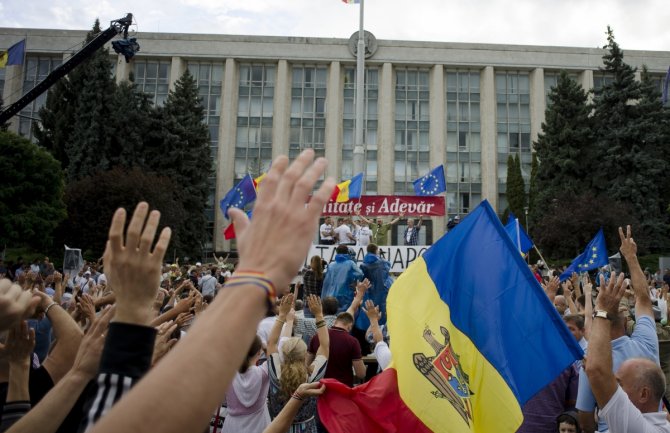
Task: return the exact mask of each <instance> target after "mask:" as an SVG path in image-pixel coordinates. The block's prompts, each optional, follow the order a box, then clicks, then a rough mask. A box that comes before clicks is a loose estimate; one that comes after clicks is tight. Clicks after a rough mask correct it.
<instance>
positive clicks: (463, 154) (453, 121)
mask: <svg viewBox="0 0 670 433" xmlns="http://www.w3.org/2000/svg"><path fill="white" fill-rule="evenodd" d="M479 80H480V73H479V71H447V73H446V76H445V81H446V83H445V84H446V85H445V88H446V91H447V94H446V98H445V100H446V104H447V105H446V110H445V112H446V116H447V118H446V122H447V163H446V165H445V176H446V180H447V213H448V214H449V216H450V217H453V216H456V215H459V216H463V215H465V214H467V213H468V212H469V211H470V210H471V209H472V208H473V207H475V206H476V205H477V204H479V202H480V201H481V138H480V137H481V135H480V131H481V122H480V92H479Z"/></svg>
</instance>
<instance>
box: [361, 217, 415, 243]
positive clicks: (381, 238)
mask: <svg viewBox="0 0 670 433" xmlns="http://www.w3.org/2000/svg"><path fill="white" fill-rule="evenodd" d="M356 215H358V216H359V217H360V218H361V219H362V220H363V221H365V222H367V223H368V226H369V227H370V229H371V230H372V241H373V242H374V243H375V244H377V245H388V244H389V241H388V232H389V230H390V229H391V227H393V226H394V225H395V224H397V223H398V221H400V220H401V219H402V218H404V217H405V213H404V212H401V213H400V216H399V217H397V218H395V219H394V220H392V221H390V222H388V223H384V220H383V219H381V218H377V220H376V221H371V220H369V219H367V218H365V217H364V216H362V215H361V214H360V212H357V213H356Z"/></svg>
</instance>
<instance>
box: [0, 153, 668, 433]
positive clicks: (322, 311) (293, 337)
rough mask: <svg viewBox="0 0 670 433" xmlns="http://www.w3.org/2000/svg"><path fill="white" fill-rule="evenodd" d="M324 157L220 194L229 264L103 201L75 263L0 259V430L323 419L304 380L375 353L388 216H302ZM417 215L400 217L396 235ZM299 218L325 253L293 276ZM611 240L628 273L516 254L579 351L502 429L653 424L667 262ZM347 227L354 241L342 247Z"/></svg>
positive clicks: (384, 363)
mask: <svg viewBox="0 0 670 433" xmlns="http://www.w3.org/2000/svg"><path fill="white" fill-rule="evenodd" d="M325 168H326V161H325V160H324V159H323V158H318V159H316V160H314V154H313V152H312V151H311V150H307V151H305V152H303V153H302V154H301V155H300V156H299V157H298V158H297V159H296V160H295V161H294V162H293V163H292V164H290V165H289V163H288V159H287V158H285V157H280V158H278V159H277V160H275V161H274V162H273V164H272V168H271V170H270V171H269V173H268V174H267V176H266V179H265V181H264V184H263V188H261V189H260V191H259V195H258V199H257V203H256V206H255V208H254V217H253V221H250V220H249V219H248V217H247V216H246V214H245V213H244V212H242V211H240V210H237V209H230V211H229V213H230V215H231V216H232V218H233V221H234V224H235V228H236V233H237V240H238V249H239V255H240V257H239V261H238V262H237V263H236V264H235V265H234V266H233V265H232V263H229V261H228V259H227V258H221V259H217V260H216V261H215V262H213V263H209V264H202V263H196V264H194V265H183V264H181V265H180V264H179V263H173V264H166V263H165V262H164V255H165V251H166V250H167V248H168V245H169V241H170V236H171V232H170V229H169V228H165V229H163V230H162V231H161V232H160V233H157V227H158V224H159V218H160V214H159V212H157V211H155V210H154V211H151V210H150V209H149V205H148V204H147V203H140V204H138V205H137V207H136V209H135V211H134V213H133V215H132V216H131V217H130V219H129V221H128V218H127V215H126V212H125V210H123V209H119V210H117V212H116V213H115V214H114V216H113V218H112V222H111V225H110V229H109V238H108V239H109V240H108V242H107V245H106V249H105V253H104V256H103V259H102V260H100V261H99V262H96V263H85V264H84V266H83V268H82V269H81V270H80V271H78V272H76V274H66V275H63V273H61V272H59V271H58V270H56V269H55V268H54V266H53V264H52V263H51V262H50V261H49V259H48V258H44V260H42V261H39V260H37V261H35V262H32V263H30V264H24V263H20V264H19V266H6V265H4V264H0V274H4V276H5V278H4V279H2V280H0V333H1V336H0V342H1V344H2V345H1V346H0V402H1V403H2V404H1V405H0V416H1V425H0V431H8V432H13V433H16V432H30V433H46V432H83V431H90V432H94V433H98V432H135V431H160V432H179V433H182V432H198V433H199V432H205V431H210V432H259V433H260V432H287V431H288V432H291V433H293V432H323V431H327V428H326V426H324V425H322V424H321V422H320V420H319V417H318V413H317V410H316V403H317V399H318V398H319V396H320V395H322V394H323V393H324V392H326V391H325V386H324V385H322V384H320V380H321V379H323V378H331V379H336V380H338V381H340V382H342V383H343V384H345V385H348V386H354V385H356V384H357V383H361V382H365V381H367V380H369V379H370V378H371V377H373V376H374V375H375V374H377V373H378V372H379V371H381V370H383V369H385V368H387V367H388V366H389V364H390V363H391V358H392V357H391V350H390V346H391V347H392V344H393V343H392V341H393V339H392V335H389V333H388V331H387V328H386V296H387V294H388V291H389V289H390V287H391V285H392V283H393V278H392V276H391V275H390V268H391V266H390V263H389V262H388V261H386V260H384V259H383V258H382V257H380V256H379V254H378V252H379V249H378V246H379V245H387V243H388V231H389V229H390V228H391V227H392V226H393V225H394V224H396V223H397V222H398V221H399V220H400V218H403V217H404V215H400V217H399V218H396V219H394V220H392V221H389V222H386V223H385V222H384V221H383V220H381V219H376V220H374V221H373V220H368V219H367V218H365V217H362V216H360V215H357V217H358V218H357V220H356V221H355V222H351V221H350V220H348V219H342V220H341V221H338V222H337V226H336V227H334V228H333V226H332V221H331V219H330V218H326V220H325V222H324V223H323V224H322V225H321V226H320V227H318V226H319V223H318V221H319V216H320V211H321V209H322V208H323V205H324V204H325V203H326V202H327V201H328V199H329V197H330V195H331V191H332V189H333V187H334V185H335V184H334V181H333V180H332V179H326V180H325V181H324V182H323V183H322V185H321V187H320V188H319V189H318V190H317V191H316V192H315V193H313V194H312V188H313V186H314V185H315V184H316V182H317V180H318V179H320V178H321V176H322V174H323V172H324V170H325ZM310 195H311V199H309V200H310V201H309V203H308V204H307V206H305V205H304V203H305V202H306V201H307V200H308V197H309V196H310ZM296 209H300V210H299V211H298V212H296ZM349 223H352V224H353V229H352V227H349V225H348V224H349ZM421 223H422V218H419V219H418V221H417V222H415V221H414V220H413V219H410V220H408V224H407V229H406V231H405V233H404V236H403V239H404V242H405V244H407V245H412V244H413V243H412V242H414V244H416V242H417V239H418V237H417V235H418V233H419V230H420V228H421ZM317 228H318V230H319V232H320V241H321V242H322V243H325V244H328V243H331V244H337V247H336V255H335V258H334V261H333V262H332V263H326V262H325V261H324V260H322V259H321V257H320V256H314V257H312V258H311V259H310V260H309V262H308V263H309V265H308V266H307V267H306V268H304V269H303V270H302V271H301V272H300V278H299V279H298V280H297V282H296V280H295V274H296V272H295V270H296V269H299V266H300V264H301V263H302V262H303V260H304V258H305V256H306V255H307V253H308V250H309V247H310V244H311V238H312V234H313V233H314V230H316V229H317ZM156 238H157V239H156ZM620 239H621V245H620V251H621V254H622V257H623V258H624V260H625V261H626V263H627V265H628V269H629V272H630V276H629V278H625V276H624V275H623V274H622V273H619V274H617V273H614V272H611V273H610V272H608V271H605V270H602V271H600V272H598V274H597V275H594V276H593V278H594V279H595V281H592V279H590V278H589V276H588V274H583V275H577V274H573V276H572V278H570V279H568V280H566V281H564V282H562V283H561V282H560V281H559V277H558V276H559V275H560V272H561V269H551V268H549V267H548V266H547V265H546V264H544V263H539V264H538V265H534V266H533V267H532V269H531V272H533V274H534V275H535V276H536V278H537V279H538V282H539V283H540V284H541V286H542V288H543V289H544V291H545V293H546V295H547V297H548V298H549V300H550V301H551V302H552V303H553V304H554V306H555V307H556V313H557V320H559V319H558V316H560V317H561V318H562V319H563V321H564V322H565V324H566V326H567V328H568V329H569V330H570V332H571V333H572V335H573V337H574V338H575V340H576V342H577V343H579V345H580V346H581V347H582V348H583V349H585V351H586V353H587V356H586V357H585V358H584V359H583V360H577V361H576V362H575V363H574V364H573V365H571V366H569V367H568V368H566V369H565V371H563V372H562V373H561V375H559V376H558V377H557V378H556V379H555V380H554V381H553V382H552V383H550V384H549V385H547V386H546V387H545V388H544V389H542V390H541V391H540V392H538V393H537V394H536V395H535V396H534V397H533V398H532V399H531V400H530V401H528V402H527V403H526V404H525V406H524V407H523V414H524V421H523V424H522V425H521V427H520V429H519V431H521V432H539V433H542V432H562V433H566V432H573V433H578V432H589V433H591V432H594V431H607V429H609V431H610V432H612V433H617V432H648V431H649V432H651V431H654V432H670V423H668V421H667V412H666V409H665V407H664V405H663V404H662V398H663V396H664V394H665V391H666V385H665V384H666V379H665V375H664V374H663V371H662V370H661V368H660V361H661V357H660V355H659V340H666V339H667V335H665V334H664V332H666V328H665V326H664V325H665V323H664V322H667V313H668V311H667V308H668V296H669V294H668V291H669V290H668V283H669V282H670V278H669V279H668V280H667V281H666V280H665V279H664V274H663V273H661V272H660V271H659V272H657V273H655V274H652V273H650V272H647V273H646V274H645V272H644V271H643V270H642V268H641V267H640V265H639V262H638V260H637V246H636V244H635V241H634V240H633V237H632V234H631V229H630V228H627V230H626V231H623V230H621V231H620ZM352 244H357V245H360V246H364V247H365V249H366V252H367V253H366V255H365V257H364V258H363V260H362V262H360V263H359V262H357V261H356V258H355V257H353V256H352V255H351V253H350V250H349V246H350V245H352ZM268 245H275V246H277V248H279V249H280V252H279V253H278V251H277V250H276V249H273V248H268ZM15 265H16V264H15ZM668 275H669V277H670V273H668ZM552 314H553V313H552ZM659 336H660V338H659ZM548 344H550V342H548ZM522 350H523V349H522V348H519V356H522ZM665 356H666V358H667V356H669V355H667V354H666V355H665ZM665 361H666V362H667V361H668V359H665ZM529 374H532V372H529Z"/></svg>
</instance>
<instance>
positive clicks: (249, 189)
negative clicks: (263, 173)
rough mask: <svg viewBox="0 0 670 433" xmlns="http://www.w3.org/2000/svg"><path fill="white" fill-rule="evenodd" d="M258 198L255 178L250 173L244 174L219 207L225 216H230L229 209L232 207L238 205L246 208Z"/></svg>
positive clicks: (237, 206) (240, 207)
mask: <svg viewBox="0 0 670 433" xmlns="http://www.w3.org/2000/svg"><path fill="white" fill-rule="evenodd" d="M254 200H256V188H255V187H254V180H253V179H252V178H251V176H250V175H248V174H247V175H246V176H244V178H243V179H242V180H241V181H240V183H238V184H237V185H235V187H233V189H231V190H230V191H228V194H226V196H225V197H224V198H223V199H222V200H221V202H219V207H221V211H222V212H223V216H224V217H226V219H227V218H228V209H230V208H231V207H236V208H239V209H244V206H246V205H247V204H249V203H252V202H253V201H254Z"/></svg>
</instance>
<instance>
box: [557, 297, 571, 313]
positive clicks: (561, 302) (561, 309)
mask: <svg viewBox="0 0 670 433" xmlns="http://www.w3.org/2000/svg"><path fill="white" fill-rule="evenodd" d="M554 307H556V310H557V311H558V314H560V315H561V316H562V315H564V314H565V310H567V309H568V301H566V300H565V296H563V295H556V296H555V297H554Z"/></svg>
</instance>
